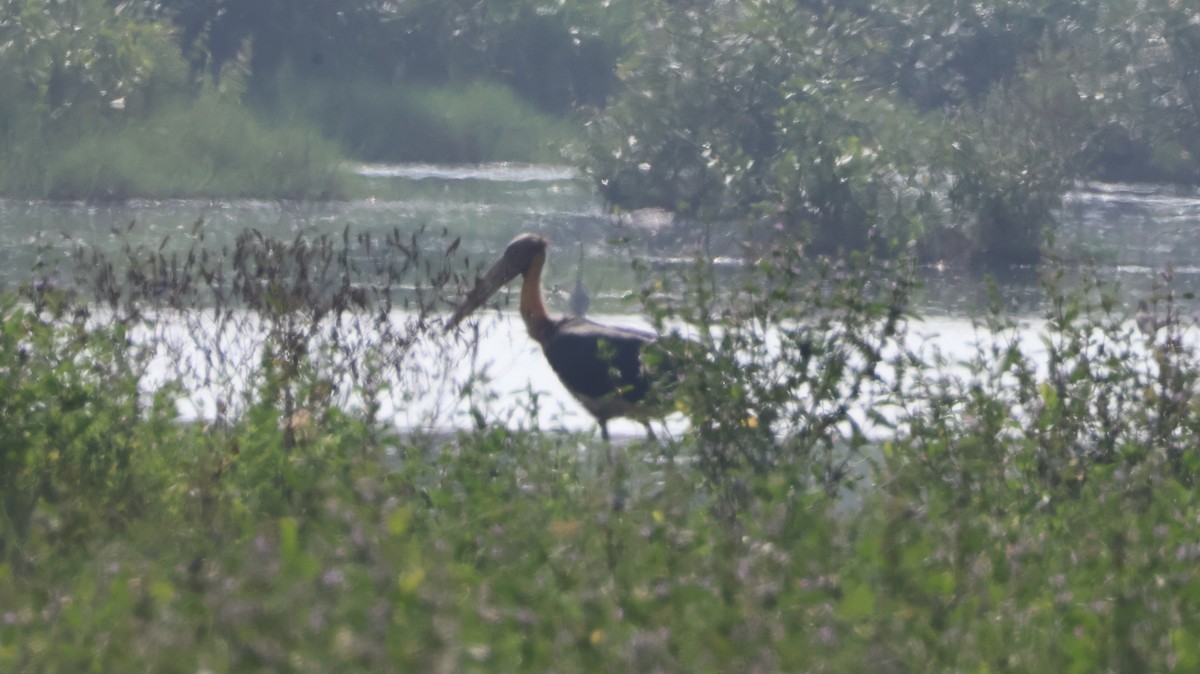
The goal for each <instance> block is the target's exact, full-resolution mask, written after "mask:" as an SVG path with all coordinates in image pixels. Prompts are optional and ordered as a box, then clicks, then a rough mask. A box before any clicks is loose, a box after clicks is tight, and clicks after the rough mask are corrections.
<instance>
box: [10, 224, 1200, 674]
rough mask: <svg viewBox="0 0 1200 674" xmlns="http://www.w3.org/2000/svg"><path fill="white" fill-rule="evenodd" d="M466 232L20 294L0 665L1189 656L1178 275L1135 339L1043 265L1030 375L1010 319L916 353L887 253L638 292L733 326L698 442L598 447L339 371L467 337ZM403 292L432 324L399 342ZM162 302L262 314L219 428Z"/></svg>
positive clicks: (705, 366)
mask: <svg viewBox="0 0 1200 674" xmlns="http://www.w3.org/2000/svg"><path fill="white" fill-rule="evenodd" d="M455 248H456V247H455V246H454V245H453V244H452V243H451V244H447V243H446V242H445V241H440V240H438V239H437V238H436V237H429V236H428V235H427V234H423V235H417V236H409V235H400V234H398V233H397V234H396V235H395V236H393V237H389V238H388V240H387V241H372V242H368V241H367V240H365V239H363V238H361V237H355V236H352V235H351V234H350V233H349V232H347V233H346V234H345V235H344V236H343V237H342V238H340V239H338V238H337V237H333V238H328V239H321V240H314V241H304V240H297V241H295V242H291V243H288V242H278V241H272V240H269V239H265V238H261V237H258V236H257V235H254V234H253V233H248V234H247V235H246V236H245V237H243V238H242V239H241V240H240V241H239V243H238V245H237V247H236V251H237V252H236V253H235V252H230V253H226V254H224V255H222V254H221V253H220V252H219V251H214V250H205V249H204V246H203V244H201V246H200V248H199V249H197V250H194V251H193V252H192V253H191V254H190V255H188V254H179V255H178V256H177V257H174V258H173V257H171V256H170V255H168V254H165V253H163V254H158V253H155V252H154V251H140V252H139V251H131V252H132V253H133V254H130V255H124V256H122V257H121V258H120V259H121V260H122V261H121V262H120V264H116V263H114V262H113V261H112V260H109V259H107V258H102V257H94V258H89V257H87V256H76V258H75V259H82V260H85V261H86V262H87V264H86V265H85V267H84V268H83V269H82V270H81V271H80V278H82V279H85V280H87V286H88V287H90V288H93V289H98V290H100V296H99V297H92V296H90V295H88V294H82V295H78V296H75V297H74V298H73V297H72V296H71V295H70V294H69V293H67V292H65V291H64V289H63V288H61V287H57V286H54V285H47V284H33V285H31V286H30V287H29V288H28V290H27V295H26V296H25V297H24V299H23V300H22V301H19V302H18V301H15V300H14V299H12V298H9V299H7V300H6V301H5V302H4V303H2V304H0V325H2V326H3V331H2V332H0V340H3V341H2V342H0V346H2V347H3V348H0V367H2V368H3V369H4V372H5V374H6V376H5V377H4V378H3V380H0V381H2V384H0V385H2V386H3V389H4V390H3V393H4V395H3V396H0V422H2V423H3V424H4V427H5V429H6V435H7V437H8V438H9V439H8V440H7V441H6V442H5V443H4V444H3V445H0V462H2V463H0V468H3V470H2V471H0V485H2V486H3V494H4V501H3V512H2V513H0V515H2V516H0V669H3V670H4V671H12V672H54V671H83V670H93V671H126V670H129V669H151V670H158V669H168V670H180V671H197V670H209V671H222V672H223V671H234V672H236V671H314V672H317V671H332V670H349V671H397V672H400V671H506V672H507V671H558V672H564V671H581V672H582V671H630V672H640V671H647V672H649V671H861V670H866V669H880V670H884V671H914V670H919V671H930V670H933V671H944V670H963V671H995V670H1005V669H1009V670H1021V671H1047V670H1065V671H1167V670H1171V669H1181V670H1185V671H1186V670H1190V669H1193V668H1194V667H1196V666H1198V665H1200V650H1198V649H1197V647H1196V644H1197V643H1200V640H1197V638H1196V637H1197V636H1198V635H1200V621H1198V620H1197V616H1198V615H1200V610H1198V609H1200V575H1198V574H1197V573H1196V563H1195V562H1196V558H1197V555H1198V554H1200V553H1197V547H1196V541H1197V540H1200V531H1198V527H1200V519H1198V518H1197V513H1198V512H1200V499H1198V497H1197V494H1196V490H1195V486H1194V480H1195V474H1196V470H1197V468H1198V467H1200V459H1198V458H1197V457H1198V456H1200V454H1197V447H1198V446H1200V445H1198V444H1197V442H1196V439H1197V437H1198V436H1197V433H1198V432H1200V406H1198V405H1197V404H1196V401H1195V399H1194V390H1195V384H1196V381H1197V376H1198V374H1200V365H1198V363H1197V359H1196V353H1195V351H1194V346H1193V345H1192V341H1191V338H1190V337H1189V336H1188V332H1189V330H1191V328H1190V326H1188V325H1186V324H1185V323H1184V322H1183V318H1182V317H1181V313H1180V311H1179V309H1178V303H1177V302H1178V299H1179V298H1178V297H1176V296H1175V295H1174V294H1173V291H1172V289H1171V285H1170V278H1169V275H1168V276H1167V277H1165V278H1164V283H1163V285H1162V286H1160V287H1159V288H1158V290H1157V291H1156V292H1157V294H1156V295H1155V297H1153V298H1151V300H1152V301H1150V302H1148V304H1147V310H1146V312H1145V315H1144V316H1142V318H1143V320H1142V323H1141V325H1142V328H1141V329H1139V328H1138V327H1135V326H1134V323H1133V322H1132V321H1131V320H1129V319H1130V318H1131V317H1130V316H1129V314H1128V311H1126V310H1124V309H1123V308H1122V307H1120V306H1119V305H1118V304H1117V303H1116V302H1115V300H1114V298H1113V295H1112V293H1111V292H1110V290H1111V289H1110V288H1107V287H1105V286H1104V285H1102V284H1099V283H1094V282H1093V283H1085V284H1083V285H1082V286H1080V287H1078V288H1063V287H1061V286H1060V284H1061V283H1062V281H1061V277H1057V276H1055V275H1050V276H1048V278H1047V284H1048V285H1047V288H1048V290H1049V291H1050V295H1051V297H1052V298H1053V299H1052V300H1051V301H1050V302H1049V303H1048V304H1047V305H1046V315H1045V318H1046V324H1045V325H1046V327H1045V329H1044V332H1043V334H1042V337H1043V342H1042V346H1041V349H1042V355H1041V356H1037V357H1035V356H1034V355H1032V354H1031V353H1029V352H1028V350H1027V348H1026V347H1025V345H1023V344H1022V343H1020V342H1017V341H1014V340H1012V339H1011V337H1010V336H1011V334H1012V325H1011V322H1010V320H1009V319H1008V318H1007V317H1005V316H1004V314H1003V313H1001V312H1000V311H998V310H997V311H996V312H993V313H990V314H986V315H984V316H982V317H981V331H980V334H981V335H982V336H983V338H982V339H981V340H980V341H979V343H978V344H977V348H976V349H975V351H974V355H973V356H971V357H969V358H966V359H964V360H962V361H961V362H950V361H948V359H947V358H946V357H945V356H943V355H940V354H936V353H933V354H931V353H928V352H925V351H919V350H915V349H913V348H910V344H909V342H908V341H906V340H905V339H903V334H904V330H905V325H906V323H907V317H908V316H910V315H911V309H910V308H909V307H908V305H907V301H906V297H907V292H908V288H909V287H910V286H909V282H908V279H909V278H910V274H909V273H908V271H907V270H906V269H905V268H904V267H903V266H900V267H899V268H897V267H896V265H895V264H894V263H891V264H888V263H885V262H884V261H882V260H873V259H870V258H862V259H860V260H858V261H856V262H853V263H850V262H845V261H839V260H826V261H821V260H815V261H814V260H812V259H810V258H805V257H802V256H799V255H798V254H797V252H796V251H795V250H791V249H787V248H781V249H779V250H778V251H776V252H775V254H773V255H771V256H768V257H766V258H764V260H762V261H760V262H759V263H758V265H757V266H756V267H755V269H754V273H753V274H751V275H747V276H745V277H742V278H741V279H740V280H739V279H734V280H730V279H728V278H724V279H722V280H721V281H720V282H719V283H718V281H717V280H716V278H715V277H714V276H713V275H712V273H711V269H709V268H707V267H706V266H704V265H699V266H697V267H696V268H695V269H694V270H692V271H691V272H689V273H688V274H685V275H684V276H682V277H679V278H669V277H663V276H651V277H647V281H648V284H647V286H646V290H645V292H644V293H643V297H645V298H647V306H648V308H649V310H650V311H651V313H652V315H654V316H655V317H656V318H659V319H661V320H662V321H664V323H667V324H670V323H673V322H674V321H675V319H676V318H679V317H684V318H687V319H688V320H690V321H691V322H692V323H693V324H694V325H695V324H697V323H696V322H697V321H700V320H706V321H707V323H706V324H704V325H702V326H701V328H700V332H701V334H700V336H699V337H698V338H697V339H695V340H692V341H690V342H689V343H688V345H687V349H686V350H684V351H681V352H680V354H679V355H680V362H681V363H684V365H683V366H682V367H683V368H684V369H683V371H682V372H681V386H682V389H681V390H680V392H679V396H680V397H679V398H678V400H679V403H680V408H681V409H682V410H683V411H684V412H685V413H686V414H688V415H689V416H690V418H691V420H692V428H691V430H689V431H687V432H685V433H684V434H683V435H681V436H679V437H676V438H673V439H668V440H666V441H665V442H661V443H660V442H655V441H635V442H632V443H630V444H628V445H625V446H621V447H618V448H617V450H618V451H616V452H613V453H611V454H610V452H608V451H605V448H602V447H599V446H597V444H596V441H595V440H594V439H593V438H589V437H586V436H575V435H564V434H542V433H537V432H530V431H514V430H507V429H504V428H502V427H488V426H486V425H481V426H480V427H479V428H477V429H475V430H470V431H462V432H459V433H458V434H456V435H455V436H454V437H453V438H451V439H445V440H443V441H440V442H436V443H435V442H433V441H431V440H429V439H422V438H419V437H402V436H398V435H395V434H392V433H389V432H386V431H385V430H381V428H380V426H379V425H377V424H376V420H375V419H374V418H373V414H374V411H375V408H372V407H371V406H370V405H365V406H357V407H356V406H353V405H347V404H346V399H344V398H341V397H339V395H338V394H334V393H331V390H337V387H333V388H332V389H331V388H330V385H329V381H328V380H329V377H330V376H331V375H332V374H334V373H337V372H342V373H349V374H350V376H349V379H348V381H350V382H351V383H352V386H353V387H356V388H357V389H359V390H363V391H370V390H371V388H372V387H375V388H376V390H377V389H378V387H379V386H380V385H381V382H383V381H385V380H384V379H383V378H381V370H382V369H384V368H401V369H409V370H411V371H414V372H419V371H422V370H432V371H434V372H436V370H437V368H438V365H437V364H434V363H430V362H422V361H420V360H418V359H414V358H413V357H412V354H414V353H415V351H406V350H405V349H406V348H407V347H408V346H409V345H412V344H416V343H425V344H434V343H438V340H440V339H441V337H440V336H439V334H440V331H439V330H438V328H439V324H438V322H437V318H436V317H437V313H436V309H437V308H438V307H439V304H438V298H440V297H441V296H443V295H455V294H456V293H457V290H456V284H457V283H458V282H459V281H465V280H466V279H465V278H458V277H457V276H456V273H457V272H458V271H461V270H463V268H462V267H460V266H459V264H458V261H457V260H456V258H455V255H454V249H455ZM371 251H374V252H371ZM416 251H419V252H416ZM467 275H468V276H469V274H467ZM401 285H403V286H408V285H413V286H418V285H419V286H420V287H421V288H424V289H425V290H424V291H423V292H421V293H417V294H416V295H408V297H409V298H410V300H411V301H413V302H415V303H417V304H416V305H415V306H416V307H419V308H420V310H419V311H415V312H414V316H415V318H414V319H413V322H411V323H406V324H405V325H406V326H407V328H405V329H403V330H392V331H391V332H386V333H376V332H374V331H375V330H376V329H377V328H380V329H381V328H383V327H386V326H387V325H388V324H389V323H390V321H391V319H386V320H385V318H384V316H385V315H386V314H387V313H388V312H387V311H386V308H387V307H388V306H389V302H394V301H395V300H396V298H398V297H399V296H400V295H399V294H398V293H399V287H400V286H401ZM388 288H392V289H393V290H395V292H393V291H389V290H388ZM852 289H858V291H857V292H852ZM406 292H407V291H406ZM421 298H423V299H421ZM102 307H107V308H108V309H107V311H108V313H103V312H101V311H100V308H102ZM240 309H252V310H253V312H252V313H253V314H255V315H257V316H259V317H260V321H259V322H256V323H249V322H247V323H241V322H238V320H239V319H237V318H236V317H238V316H244V315H246V314H245V313H242V312H240ZM168 310H172V311H179V310H184V311H187V312H188V314H187V315H189V316H199V315H201V314H205V313H207V314H208V315H210V316H216V317H217V321H218V323H220V324H222V325H227V326H228V327H227V328H226V329H227V330H228V331H229V332H227V333H224V337H231V336H233V335H234V334H235V333H236V332H237V331H238V330H241V329H247V330H249V329H251V327H252V326H265V327H257V328H253V329H256V330H260V331H261V334H264V335H265V337H264V338H263V339H262V341H263V344H264V346H263V349H262V351H261V354H260V357H259V358H258V359H257V360H256V361H255V362H254V363H252V364H251V365H249V366H248V367H249V368H250V370H251V372H250V373H249V374H250V375H251V376H249V377H248V378H247V379H246V381H248V382H249V383H250V386H248V387H247V388H246V389H244V390H243V391H241V392H238V393H236V396H238V397H236V398H235V397H230V398H229V399H228V401H229V402H230V403H233V402H240V404H237V405H233V404H231V405H229V406H228V407H227V408H226V409H227V413H224V414H222V415H220V416H219V417H218V418H216V419H214V420H213V421H212V422H211V423H207V424H205V423H193V424H183V423H178V422H177V421H176V420H175V409H174V405H173V403H174V401H175V399H176V397H177V396H178V395H179V391H180V389H179V387H181V386H183V385H184V384H186V383H187V382H186V381H185V379H186V377H187V376H189V375H188V371H187V370H186V368H185V369H184V370H183V371H182V372H181V375H180V377H179V378H178V379H177V383H176V384H175V385H174V386H171V385H168V386H165V387H163V388H161V389H160V392H159V393H158V394H156V395H153V396H150V397H147V396H146V395H145V394H144V392H142V390H141V389H140V388H139V386H140V384H139V381H140V377H141V376H142V374H141V373H142V367H141V365H143V364H144V363H145V359H147V358H151V357H153V356H154V350H155V349H158V348H167V346H168V344H167V342H166V341H155V340H153V339H151V340H146V339H145V338H138V339H134V333H135V331H136V330H138V329H140V328H138V326H143V327H145V326H153V325H155V321H156V320H158V318H160V317H161V316H162V315H163V314H162V312H164V311H168ZM381 311H382V313H381ZM102 315H103V316H106V317H107V318H106V319H105V320H100V317H101V316H102ZM354 325H359V326H361V327H360V328H352V326H354ZM321 326H324V327H321ZM705 326H707V327H705ZM985 328H986V329H985ZM330 329H331V330H333V331H335V332H336V333H337V334H347V331H348V330H351V331H352V330H353V329H361V330H362V331H363V333H364V334H367V333H369V334H385V335H388V337H387V338H386V339H381V340H380V342H379V343H378V344H372V343H370V342H369V341H368V342H367V343H366V346H365V349H364V348H363V345H364V342H363V341H362V340H359V339H349V338H347V339H340V340H339V339H329V338H323V337H321V335H327V334H329V332H328V331H327V330H330ZM150 334H159V333H155V332H153V331H152V330H151V331H150ZM215 334H216V335H217V338H215V339H213V340H212V341H211V342H210V347H209V349H208V352H207V353H208V355H207V358H208V359H209V360H210V361H211V362H213V363H219V362H221V360H222V358H224V357H225V354H226V353H227V352H225V351H223V350H222V345H223V344H224V343H225V342H224V337H221V334H222V333H215ZM255 334H259V333H255ZM197 339H201V340H205V339H209V338H207V337H203V336H201V337H198V338H197ZM697 347H702V348H700V349H699V351H697ZM389 354H393V355H395V356H396V357H395V358H392V359H391V360H382V361H375V360H374V359H375V358H377V357H386V356H388V355H389ZM373 362H374V364H372V363H373ZM389 381H390V380H389ZM404 381H406V382H408V383H407V384H405V385H407V386H414V387H417V386H420V384H419V382H420V381H421V379H420V378H419V377H418V378H413V379H407V380H404ZM411 393H412V394H414V395H421V394H422V390H414V391H412V392H411ZM231 395H233V394H231ZM366 397H369V396H366ZM864 402H870V403H871V404H872V405H873V407H872V411H873V413H872V414H870V415H868V416H866V417H863V416H859V415H856V414H855V413H853V412H852V410H853V409H854V408H855V407H856V406H860V407H861V404H862V403H864ZM879 430H887V431H888V433H886V434H885V435H884V437H883V438H882V439H880V438H878V437H876V436H873V435H870V434H868V431H879ZM863 466H865V469H864V468H863Z"/></svg>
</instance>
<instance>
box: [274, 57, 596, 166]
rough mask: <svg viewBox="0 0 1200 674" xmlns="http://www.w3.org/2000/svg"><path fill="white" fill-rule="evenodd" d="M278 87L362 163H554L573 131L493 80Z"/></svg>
mask: <svg viewBox="0 0 1200 674" xmlns="http://www.w3.org/2000/svg"><path fill="white" fill-rule="evenodd" d="M280 88H281V90H283V91H284V93H283V94H282V98H283V99H284V100H286V101H289V103H288V104H287V107H288V109H289V110H299V111H300V112H299V114H300V115H302V116H303V117H304V118H306V119H311V120H313V123H314V124H319V125H321V127H322V129H323V131H324V133H325V134H326V136H327V137H329V138H332V139H334V140H336V141H337V142H338V143H340V144H341V146H342V147H344V148H346V151H347V152H348V153H349V154H350V155H351V156H353V157H355V158H357V159H362V160H366V161H392V162H398V161H415V162H472V163H480V162H491V161H519V162H547V163H557V162H562V161H563V154H562V149H563V146H564V145H566V144H567V143H568V142H570V141H571V140H572V139H573V138H574V137H575V136H576V135H577V132H576V131H575V130H574V129H573V128H572V125H571V124H570V122H568V121H565V120H563V119H560V118H557V117H552V116H550V115H547V114H544V113H541V112H538V111H536V110H535V109H534V108H533V107H532V106H531V105H530V104H529V103H527V102H525V101H523V100H521V99H519V98H518V97H517V96H516V95H514V94H513V93H512V92H511V91H510V90H509V89H508V88H506V87H504V86H502V85H498V84H488V83H483V82H479V83H475V84H471V85H468V86H459V87H443V88H434V87H429V86H423V85H417V84H412V83H402V84H393V85H381V84H380V83H378V82H372V81H365V80H359V81H348V82H344V81H337V82H335V81H317V82H308V81H298V80H292V79H290V78H282V79H281V84H280ZM289 114H290V115H294V114H296V113H294V112H293V113H289Z"/></svg>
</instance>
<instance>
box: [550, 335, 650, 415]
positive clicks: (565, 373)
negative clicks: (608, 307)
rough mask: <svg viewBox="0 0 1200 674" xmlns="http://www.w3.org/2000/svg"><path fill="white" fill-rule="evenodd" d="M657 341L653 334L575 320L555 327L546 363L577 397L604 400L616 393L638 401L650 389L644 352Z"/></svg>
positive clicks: (630, 400)
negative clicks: (643, 359) (547, 362)
mask: <svg viewBox="0 0 1200 674" xmlns="http://www.w3.org/2000/svg"><path fill="white" fill-rule="evenodd" d="M654 340H655V336H654V335H653V334H652V333H647V332H643V331H641V330H632V329H629V328H617V327H613V326H608V325H601V324H599V323H595V322H593V321H589V320H587V319H581V318H571V319H567V320H565V321H562V322H560V323H558V324H557V325H556V326H555V330H554V331H553V333H552V334H551V336H550V338H549V339H548V340H547V342H546V345H545V351H546V360H547V361H549V362H550V367H551V368H553V370H554V372H555V374H557V375H558V378H559V379H560V380H562V383H563V385H564V386H566V387H567V389H568V390H570V391H571V392H572V393H574V394H576V395H583V396H587V397H590V398H602V397H604V396H609V395H612V394H614V393H616V394H619V395H620V397H621V398H623V399H624V400H626V401H629V402H637V401H639V400H641V399H642V398H644V397H645V396H646V391H647V390H648V389H649V386H650V383H649V380H648V379H647V376H646V373H645V371H644V370H643V368H642V359H641V352H642V349H643V348H644V347H646V346H647V345H648V344H652V343H654Z"/></svg>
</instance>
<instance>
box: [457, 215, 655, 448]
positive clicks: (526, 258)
mask: <svg viewBox="0 0 1200 674" xmlns="http://www.w3.org/2000/svg"><path fill="white" fill-rule="evenodd" d="M549 244H550V242H549V241H548V240H547V239H546V238H545V237H543V236H540V235H538V234H522V235H520V236H518V237H517V238H515V239H513V240H512V243H510V244H508V248H506V249H505V250H504V255H503V256H502V257H501V258H500V259H499V260H498V261H497V262H496V263H495V264H494V265H492V267H491V269H489V270H488V271H487V272H486V273H485V274H484V275H483V276H481V277H479V279H478V280H477V281H476V282H475V287H474V288H473V289H472V290H471V291H470V293H468V294H467V297H466V299H465V300H463V302H462V304H461V305H459V306H458V308H457V309H456V310H455V312H454V315H453V316H452V317H451V318H450V321H449V322H448V323H447V324H446V330H447V331H449V330H452V329H454V327H455V326H457V325H458V324H459V322H461V321H462V320H463V319H464V318H466V317H467V316H468V315H469V314H470V313H471V312H472V311H474V310H475V309H477V308H479V306H480V305H482V304H483V303H484V302H486V301H487V300H488V298H490V297H491V296H492V295H493V294H495V292H496V291H497V290H499V289H500V288H501V287H503V286H504V285H505V284H507V283H508V282H509V281H511V280H513V279H514V278H516V277H517V276H518V275H520V276H522V277H524V278H523V280H522V282H521V305H520V306H521V318H522V319H523V320H524V321H525V328H526V330H528V331H529V336H530V337H532V338H533V339H534V340H535V341H537V343H538V344H541V346H542V351H543V352H544V353H545V354H546V360H547V361H549V362H550V367H551V369H553V370H554V373H555V374H557V375H558V378H559V380H560V381H562V383H563V386H565V387H566V388H567V390H568V391H569V392H570V393H571V395H573V396H575V398H576V399H577V400H579V402H581V403H582V404H583V406H584V407H585V408H587V411H588V412H591V414H592V416H594V417H595V418H596V421H597V422H599V424H600V435H601V437H602V438H604V439H605V440H608V439H609V438H608V420H609V419H612V418H614V417H629V418H632V419H636V420H638V421H641V422H642V423H643V424H644V425H645V426H646V430H647V432H648V433H650V434H651V435H653V432H652V431H651V429H650V424H649V420H650V419H652V418H656V417H659V416H662V415H663V414H664V413H665V412H666V411H667V409H666V407H665V395H664V393H665V391H664V390H662V389H663V385H664V384H666V383H667V382H666V381H665V380H666V379H667V378H668V377H669V376H670V371H671V370H672V369H673V368H671V367H669V366H668V364H669V362H670V358H669V356H668V354H666V353H665V352H661V351H660V352H658V353H656V354H655V355H653V356H650V355H649V354H648V353H647V352H648V351H649V350H650V349H652V348H653V345H655V344H656V342H657V336H656V335H654V334H653V333H651V332H645V331H642V330H634V329H631V328H622V327H615V326H609V325H601V324H600V323H596V322H595V321H591V320H588V319H586V318H582V317H579V316H575V317H570V318H557V319H555V318H551V317H550V315H549V314H548V313H546V306H545V304H544V303H543V301H542V288H541V281H542V268H543V267H544V266H545V264H546V248H547V247H548V246H549ZM656 351H657V350H656Z"/></svg>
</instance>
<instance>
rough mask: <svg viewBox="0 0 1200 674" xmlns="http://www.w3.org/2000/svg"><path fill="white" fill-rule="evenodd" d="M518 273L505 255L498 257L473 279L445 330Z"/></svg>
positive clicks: (453, 326)
mask: <svg viewBox="0 0 1200 674" xmlns="http://www.w3.org/2000/svg"><path fill="white" fill-rule="evenodd" d="M520 274H521V270H520V269H518V268H517V266H516V265H514V264H513V263H512V262H511V261H510V260H509V259H508V256H507V255H505V256H504V257H502V258H500V260H499V261H498V262H496V264H494V265H492V268H491V269H489V270H487V273H486V274H484V275H483V276H481V277H479V279H478V280H476V281H475V287H474V288H472V289H471V292H469V293H467V298H466V299H464V300H463V302H462V304H460V305H458V308H457V309H455V310H454V315H453V316H451V317H450V321H449V322H448V323H446V332H449V331H451V330H453V329H454V328H456V327H458V324H459V323H461V322H462V320H463V319H464V318H466V317H467V316H469V315H470V314H471V312H472V311H475V310H476V309H478V308H479V307H480V305H482V304H483V303H484V302H487V301H488V298H490V297H491V296H492V295H494V294H496V291H497V290H499V289H500V288H502V287H504V284H506V283H508V282H509V281H511V280H513V279H514V278H516V277H517V276H519V275H520Z"/></svg>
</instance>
